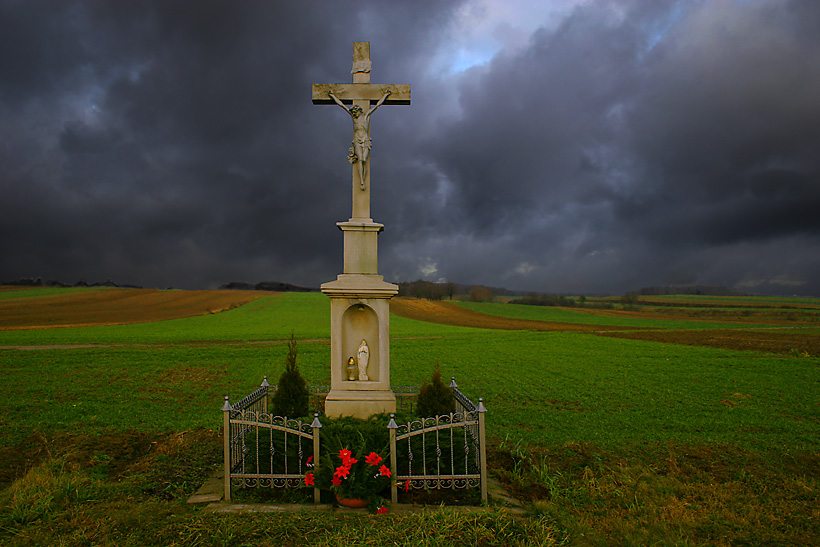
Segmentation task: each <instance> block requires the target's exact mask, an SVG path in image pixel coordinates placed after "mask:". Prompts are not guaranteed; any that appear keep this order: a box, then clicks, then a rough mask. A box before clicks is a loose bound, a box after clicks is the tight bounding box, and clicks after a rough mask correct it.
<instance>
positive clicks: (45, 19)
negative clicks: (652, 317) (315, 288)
mask: <svg viewBox="0 0 820 547" xmlns="http://www.w3.org/2000/svg"><path fill="white" fill-rule="evenodd" d="M505 5H507V6H508V8H507V9H506V10H504V13H501V12H499V11H497V10H495V8H494V7H493V4H492V3H489V2H484V1H473V2H461V3H441V2H432V1H430V2H412V3H398V2H396V3H393V2H375V1H374V2H356V3H344V4H341V3H321V4H319V3H316V2H298V3H280V2H275V3H274V2H244V3H240V4H236V3H225V2H196V3H194V2H190V3H189V2H165V1H162V2H160V1H156V2H140V3H106V2H92V1H90V0H89V1H86V2H74V3H67V2H56V1H55V2H21V1H13V0H6V1H3V2H0V120H2V123H0V142H2V143H3V144H2V146H0V230H2V233H3V237H2V238H0V256H2V260H0V279H14V278H18V277H21V276H42V277H45V278H49V277H51V278H56V279H62V280H64V281H69V282H73V281H76V280H78V279H88V280H104V279H106V278H109V277H110V278H112V279H115V280H117V281H120V282H123V283H135V284H141V285H146V286H160V287H164V286H169V285H172V286H176V287H208V286H218V285H220V284H222V283H224V282H227V281H233V280H248V281H259V280H281V281H288V282H293V283H298V284H304V285H318V284H319V283H320V282H321V281H323V280H326V279H329V278H331V277H332V276H333V275H335V273H337V272H338V271H339V268H340V265H341V263H342V256H341V250H340V249H339V245H338V232H337V231H336V228H335V226H334V223H335V222H336V221H337V220H338V219H339V218H345V217H346V215H348V214H349V194H347V192H345V191H342V192H341V193H340V192H339V191H338V190H339V189H342V188H349V184H350V178H349V177H350V165H349V164H348V162H347V159H346V158H345V156H344V154H343V153H340V152H339V143H344V142H347V141H349V138H350V137H349V133H350V127H349V125H347V123H345V124H341V123H338V120H337V119H335V118H334V117H333V116H328V115H327V112H317V111H324V110H325V109H324V108H314V107H313V105H312V104H311V102H310V100H308V99H306V96H305V90H306V89H308V88H309V86H310V85H311V84H312V83H313V82H317V81H318V82H323V81H335V80H336V79H337V76H338V67H339V66H347V65H348V64H349V62H350V59H349V58H350V53H349V52H350V46H351V44H352V43H353V42H355V41H360V40H369V41H370V42H371V43H372V44H373V51H374V59H373V63H374V66H378V67H379V72H378V73H379V79H380V80H381V81H405V80H407V79H408V75H412V80H411V81H409V82H407V83H410V84H412V85H413V93H414V97H413V105H412V106H409V107H403V108H398V109H393V110H392V112H391V115H390V116H384V117H383V118H380V119H379V122H378V127H377V128H376V130H375V132H374V133H375V134H374V141H375V142H376V143H377V146H378V143H379V142H390V143H391V144H390V146H389V147H380V148H378V156H377V157H376V158H375V159H374V163H373V169H374V177H378V180H379V181H380V184H379V185H377V187H376V188H374V189H373V195H372V201H373V209H374V211H376V210H378V212H379V213H378V216H379V219H380V221H382V222H384V223H385V224H386V225H388V226H389V227H390V229H389V230H388V231H386V232H385V233H384V234H383V235H382V236H381V239H380V254H381V256H380V270H381V271H382V273H383V274H384V275H385V277H386V279H388V280H390V281H401V280H412V279H417V278H419V277H424V278H426V279H432V280H437V279H447V280H452V281H458V282H463V283H484V284H488V285H495V286H507V287H511V288H520V289H526V290H543V291H556V292H562V291H569V292H598V291H608V292H621V291H624V290H630V289H635V288H638V287H641V286H646V285H657V284H666V283H677V284H684V283H697V284H721V285H728V286H736V287H739V288H746V289H748V290H755V289H756V288H759V289H762V290H771V291H774V292H779V293H801V294H807V293H811V294H820V286H818V284H819V282H818V281H817V280H818V279H820V252H818V251H820V220H818V218H820V215H817V214H816V211H817V210H818V209H819V208H820V207H819V206H820V165H818V163H820V160H819V159H818V158H819V157H820V156H818V154H817V150H820V104H819V102H818V99H817V97H820V64H818V62H817V59H820V37H818V33H817V32H816V29H817V28H818V26H820V8H818V7H817V6H816V5H815V3H814V2H802V1H792V2H788V1H785V2H784V1H774V0H771V1H769V0H760V1H757V2H743V1H740V0H733V1H726V2H691V3H665V2H658V3H654V2H651V3H644V2H633V1H629V0H623V1H615V2H612V1H607V2H603V1H598V2H595V1H593V2H546V3H543V2H531V3H527V2H511V3H509V4H507V3H505ZM319 8H321V9H319ZM517 14H523V15H521V16H520V18H519V19H509V18H511V17H515V16H517ZM499 17H508V19H503V20H502V19H498V18H499ZM488 44H489V45H488ZM471 63H477V64H472V65H471ZM348 123H349V122H348ZM382 181H383V183H382ZM297 225H298V226H300V227H304V226H310V227H311V228H309V229H300V230H294V229H292V227H293V226H297Z"/></svg>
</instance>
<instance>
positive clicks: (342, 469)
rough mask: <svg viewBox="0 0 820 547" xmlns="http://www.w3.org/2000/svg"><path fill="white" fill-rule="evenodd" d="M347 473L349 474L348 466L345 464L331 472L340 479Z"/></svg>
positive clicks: (344, 477)
mask: <svg viewBox="0 0 820 547" xmlns="http://www.w3.org/2000/svg"><path fill="white" fill-rule="evenodd" d="M348 475H350V468H349V467H347V466H345V465H342V466H339V467H337V468H336V472H335V473H333V476H334V477H339V478H340V479H346V478H347V476H348Z"/></svg>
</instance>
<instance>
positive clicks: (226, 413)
mask: <svg viewBox="0 0 820 547" xmlns="http://www.w3.org/2000/svg"><path fill="white" fill-rule="evenodd" d="M232 410H233V407H232V406H231V402H230V401H229V400H228V396H227V395H225V404H224V405H222V411H223V412H222V459H223V466H224V473H225V477H224V478H223V483H222V497H223V498H225V501H231V467H232V466H231V463H232V462H231V411H232Z"/></svg>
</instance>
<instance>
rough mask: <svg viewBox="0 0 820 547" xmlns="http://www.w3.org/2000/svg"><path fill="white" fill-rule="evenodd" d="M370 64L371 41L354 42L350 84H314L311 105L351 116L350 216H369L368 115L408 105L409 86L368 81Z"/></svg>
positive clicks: (369, 143)
mask: <svg viewBox="0 0 820 547" xmlns="http://www.w3.org/2000/svg"><path fill="white" fill-rule="evenodd" d="M370 66H371V63H370V42H354V43H353V70H352V71H351V73H352V74H353V83H352V84H313V104H330V105H334V104H335V105H339V106H341V107H342V108H344V109H345V110H347V111H348V114H350V116H351V117H352V118H353V146H351V147H350V154H349V155H348V158H349V159H350V161H351V163H353V215H352V218H353V219H369V218H370V169H369V166H370V146H371V140H370V116H371V114H373V112H375V111H376V109H377V108H379V107H380V106H381V105H383V104H389V105H400V104H404V105H407V104H410V86H409V85H407V84H398V85H395V84H371V83H370ZM349 104H350V105H352V106H351V107H350V108H348V107H347V106H345V105H349Z"/></svg>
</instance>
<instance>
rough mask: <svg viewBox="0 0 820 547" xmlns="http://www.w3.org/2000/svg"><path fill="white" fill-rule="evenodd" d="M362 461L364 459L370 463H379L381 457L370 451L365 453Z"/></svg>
mask: <svg viewBox="0 0 820 547" xmlns="http://www.w3.org/2000/svg"><path fill="white" fill-rule="evenodd" d="M364 461H366V462H367V463H369V464H370V465H379V464H380V463H381V462H382V457H381V456H379V455H378V454H376V453H375V452H371V453H370V454H368V455H367V457H366V458H365V459H364Z"/></svg>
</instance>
